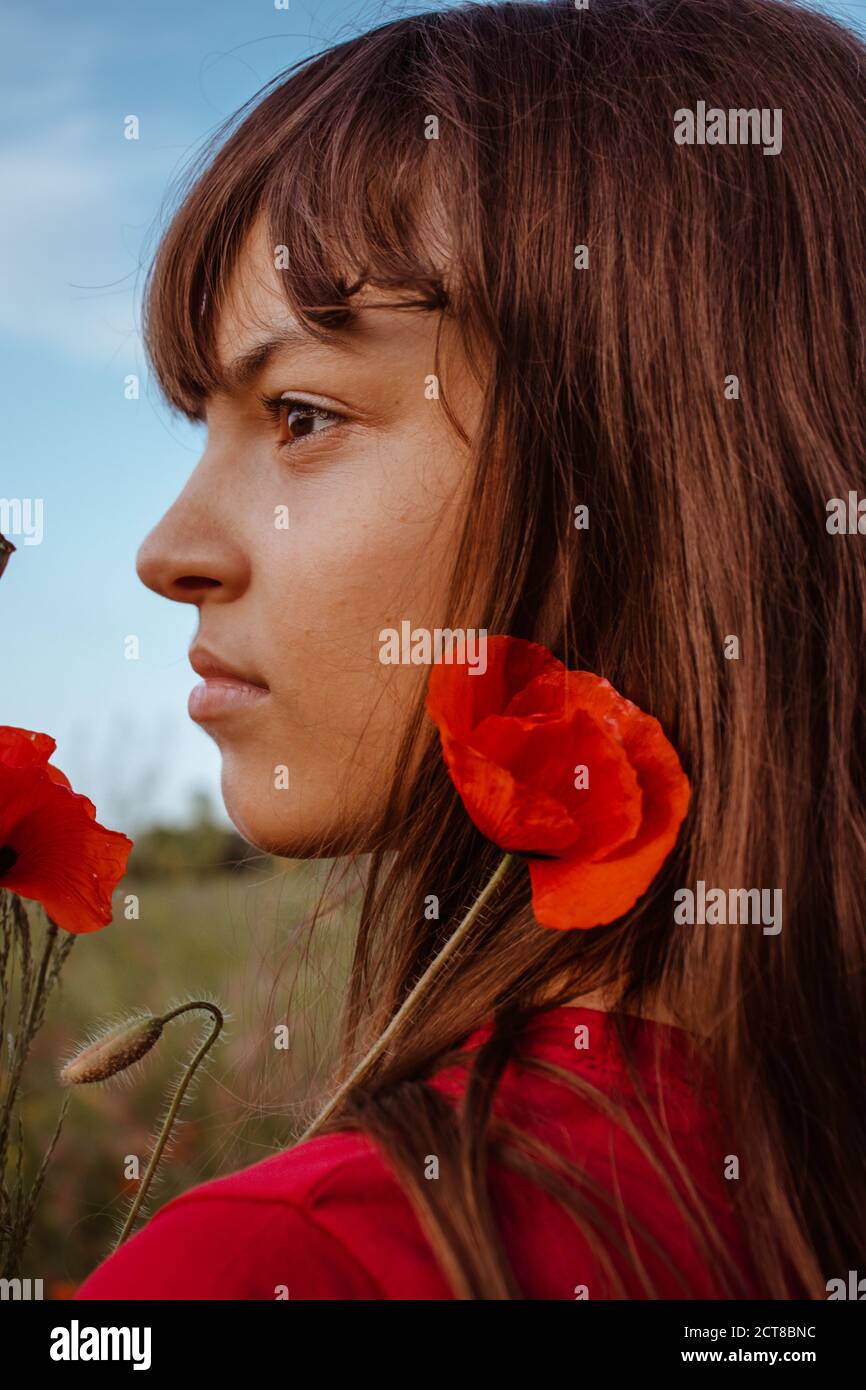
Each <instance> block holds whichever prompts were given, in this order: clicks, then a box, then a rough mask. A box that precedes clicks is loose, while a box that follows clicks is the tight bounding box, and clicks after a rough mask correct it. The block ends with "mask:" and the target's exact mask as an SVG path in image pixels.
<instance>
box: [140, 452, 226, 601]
mask: <svg viewBox="0 0 866 1390" xmlns="http://www.w3.org/2000/svg"><path fill="white" fill-rule="evenodd" d="M203 465H204V458H202V461H201V462H200V463H199V465H198V468H197V469H196V470H195V472H194V473H193V475H192V477H191V478H190V480H189V482H188V483H187V485H186V487H185V488H184V490H183V492H182V493H181V494H180V496H179V497H178V498H177V500H176V501H175V502H174V503H173V505H172V506H171V507H170V508H169V509H168V511H167V512H166V513H165V515H164V516H163V518H162V520H161V521H159V522H158V523H157V525H156V526H155V527H154V528H153V530H152V531H151V532H150V533H149V534H148V535H147V536H146V537H145V539H144V541H143V542H142V544H141V546H140V548H139V551H138V555H137V556H136V562H135V567H136V570H137V572H138V577H139V579H140V580H141V582H142V584H145V585H146V586H147V588H148V589H153V590H154V592H155V593H157V594H161V595H162V597H163V598H168V599H173V600H174V601H175V602H176V603H194V604H201V603H202V602H204V600H205V599H206V598H207V599H210V600H212V601H217V602H229V601H231V600H232V599H235V598H237V597H238V596H239V594H241V593H242V592H243V590H244V589H245V588H246V586H247V584H248V582H249V562H248V556H247V552H246V550H245V548H244V546H243V544H242V542H241V540H240V538H239V536H238V534H237V532H236V530H235V528H234V527H233V525H232V522H231V517H230V512H228V510H227V509H225V508H221V506H220V502H219V499H218V497H217V495H216V494H215V490H214V488H213V487H210V486H208V485H207V482H206V478H205V474H204V469H203Z"/></svg>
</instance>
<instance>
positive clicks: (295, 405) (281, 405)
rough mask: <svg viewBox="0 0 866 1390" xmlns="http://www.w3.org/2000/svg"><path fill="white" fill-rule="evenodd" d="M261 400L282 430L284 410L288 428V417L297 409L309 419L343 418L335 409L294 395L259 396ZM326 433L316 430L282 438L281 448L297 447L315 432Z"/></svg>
mask: <svg viewBox="0 0 866 1390" xmlns="http://www.w3.org/2000/svg"><path fill="white" fill-rule="evenodd" d="M259 400H260V401H261V403H262V405H263V406H264V408H265V410H266V411H267V412H268V415H269V416H270V417H271V419H272V420H273V421H274V424H275V425H276V426H277V427H278V428H279V429H280V431H281V430H282V417H283V413H284V412H285V415H286V428H287V429H288V417H289V415H291V414H292V413H293V412H294V411H295V410H301V411H304V412H306V413H305V416H304V418H305V419H307V420H315V419H321V418H322V417H323V416H327V417H328V418H330V419H331V420H336V421H341V420H342V419H343V416H342V415H337V414H336V412H335V411H333V410H326V409H325V407H324V406H322V405H313V404H312V402H311V401H301V400H297V399H295V397H294V396H259ZM331 428H333V426H331ZM324 433H325V431H324V430H316V431H314V432H313V434H309V435H301V437H300V439H282V438H281V439H280V441H279V447H280V448H281V449H295V448H297V446H298V445H299V444H303V443H304V442H305V440H307V439H311V438H313V437H314V435H315V434H324Z"/></svg>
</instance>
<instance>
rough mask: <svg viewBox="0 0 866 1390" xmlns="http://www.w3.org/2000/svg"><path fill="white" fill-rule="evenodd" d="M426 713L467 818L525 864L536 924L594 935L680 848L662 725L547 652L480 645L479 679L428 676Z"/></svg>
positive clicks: (465, 670) (677, 790)
mask: <svg viewBox="0 0 866 1390" xmlns="http://www.w3.org/2000/svg"><path fill="white" fill-rule="evenodd" d="M427 712H428V713H429V715H430V717H431V718H432V719H433V721H434V722H435V724H436V725H437V727H438V729H439V733H440V737H441V741H442V752H443V755H444V758H445V762H446V764H447V766H448V771H449V773H450V775H451V779H452V781H453V782H454V785H455V786H456V788H457V790H458V792H459V793H460V797H461V799H462V801H463V804H464V806H465V807H466V810H467V812H468V813H469V816H470V817H471V819H472V820H473V822H474V823H475V825H476V826H477V827H478V829H479V830H480V831H481V832H482V834H483V835H485V836H486V837H487V838H488V839H489V840H492V841H493V842H494V843H495V844H497V845H499V847H500V848H501V849H503V850H506V851H510V852H512V853H516V854H522V855H525V856H527V858H528V861H529V873H530V877H531V881H532V905H533V911H534V914H535V917H536V920H537V921H538V922H540V923H541V924H542V925H543V926H546V927H553V928H556V929H558V930H561V931H568V930H571V929H575V928H586V927H595V926H601V925H603V924H604V923H607V922H613V921H615V920H616V919H617V918H618V917H621V916H622V915H623V913H625V912H627V911H628V910H629V909H630V908H631V907H633V906H634V904H635V903H636V902H637V900H638V898H640V897H641V896H642V894H643V893H645V892H646V890H647V888H648V887H649V886H650V884H651V883H652V881H653V879H654V878H655V877H656V875H657V874H658V872H659V869H660V868H661V866H662V864H663V863H664V861H665V859H666V858H667V857H668V855H669V854H670V852H671V850H672V849H673V847H674V844H675V843H676V839H677V835H678V833H679V828H680V825H681V824H682V822H683V819H684V817H685V814H686V811H687V810H688V804H689V795H690V791H689V783H688V779H687V777H686V775H685V773H684V772H683V769H682V767H681V765H680V761H679V758H678V757H677V754H676V751H675V750H674V748H673V747H672V745H671V744H670V743H669V742H668V740H667V738H666V737H665V734H664V730H663V729H662V727H661V725H660V724H659V722H658V720H657V719H653V718H652V716H651V715H648V714H644V713H643V711H642V710H640V709H638V707H637V706H636V705H633V704H632V703H631V702H630V701H629V700H626V699H624V698H623V697H622V696H621V695H619V694H617V692H616V691H615V690H614V688H613V686H612V685H611V684H610V682H609V681H606V680H603V679H602V678H601V677H599V676H594V675H592V674H590V672H588V671H569V670H568V669H567V668H566V667H565V666H563V664H562V662H561V661H557V659H556V658H555V657H554V656H552V655H551V653H550V652H549V651H547V650H546V648H544V647H541V646H538V645H536V644H535V643H534V642H524V641H522V640H520V639H518V638H513V637H490V638H488V639H487V667H486V670H485V671H484V672H483V674H475V673H473V674H470V668H469V667H468V666H467V665H466V664H465V663H461V664H457V663H455V664H441V665H436V666H434V667H433V668H432V670H431V673H430V682H429V686H428V690H427Z"/></svg>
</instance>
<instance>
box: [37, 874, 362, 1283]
mask: <svg viewBox="0 0 866 1390" xmlns="http://www.w3.org/2000/svg"><path fill="white" fill-rule="evenodd" d="M327 867H328V865H326V864H315V863H302V862H284V861H273V860H265V861H263V863H262V865H261V866H257V867H256V868H254V869H245V870H244V871H242V872H236V873H213V874H211V875H210V876H208V877H205V878H200V879H197V880H190V879H184V878H180V877H178V878H166V879H163V880H158V881H152V880H146V881H142V882H141V883H138V884H137V883H136V882H135V881H134V880H130V879H129V878H128V879H126V880H125V881H124V883H123V885H122V887H121V889H120V890H119V892H118V896H117V899H116V901H117V903H118V910H117V912H116V914H115V922H114V923H113V925H112V926H110V927H106V928H105V929H104V930H103V931H100V932H96V933H94V934H92V935H89V936H85V937H82V938H80V939H79V940H78V941H77V942H76V945H75V948H74V950H73V951H72V954H71V956H70V958H69V960H68V961H67V963H66V966H65V968H64V971H63V975H62V976H61V982H60V988H59V990H58V991H57V992H56V993H55V995H54V996H53V997H52V999H51V1002H50V1004H49V1008H48V1012H47V1016H46V1020H45V1023H44V1025H43V1028H42V1030H41V1032H40V1034H39V1035H38V1037H37V1040H36V1043H35V1045H34V1049H33V1052H32V1055H31V1058H30V1061H29V1064H28V1069H27V1072H26V1074H25V1085H24V1092H23V1106H22V1113H23V1120H24V1131H25V1170H26V1171H27V1172H29V1173H30V1174H32V1172H33V1171H34V1170H35V1167H36V1165H37V1164H38V1161H39V1157H40V1155H41V1153H42V1150H43V1148H44V1146H45V1145H46V1144H47V1142H48V1139H49V1138H50V1135H51V1133H52V1130H53V1127H54V1124H55V1121H56V1117H57V1113H58V1111H59V1108H60V1105H61V1103H62V1100H63V1097H64V1095H65V1094H66V1091H65V1089H64V1088H63V1087H62V1086H61V1085H60V1083H59V1081H58V1070H59V1067H60V1065H61V1064H62V1062H63V1061H64V1060H66V1058H67V1057H68V1056H69V1054H70V1052H71V1051H72V1050H73V1049H74V1048H75V1047H76V1046H77V1045H78V1044H80V1043H81V1042H83V1041H84V1040H86V1039H87V1038H88V1037H90V1036H92V1034H93V1033H94V1032H95V1031H96V1030H97V1029H99V1028H100V1027H101V1026H102V1025H103V1024H104V1023H105V1022H107V1021H119V1020H120V1019H122V1018H125V1017H128V1016H129V1015H131V1014H136V1013H141V1012H150V1013H154V1014H161V1013H164V1012H166V1011H167V1010H168V1009H169V1007H171V1006H175V1005H177V1004H178V1003H181V1002H183V1001H185V1000H188V999H194V998H205V999H211V1000H213V1001H214V1002H215V1003H217V1004H219V1005H220V1007H222V1008H223V1009H224V1010H225V1011H226V1012H227V1024H226V1028H225V1030H224V1032H223V1035H222V1038H221V1040H220V1042H219V1043H218V1044H217V1046H216V1047H215V1048H214V1049H213V1050H212V1051H211V1053H210V1055H209V1057H208V1060H207V1062H206V1063H205V1065H204V1067H203V1068H202V1069H201V1070H200V1071H199V1073H198V1079H197V1080H196V1082H195V1083H194V1084H193V1087H192V1090H191V1092H190V1094H189V1096H188V1098H187V1099H186V1101H185V1103H184V1106H183V1108H182V1110H181V1115H180V1119H179V1120H178V1123H177V1124H176V1126H175V1130H174V1137H173V1140H172V1142H171V1144H170V1146H169V1148H168V1149H167V1151H166V1154H165V1156H164V1158H163V1161H162V1164H161V1166H160V1170H159V1176H158V1178H157V1181H156V1183H155V1186H154V1188H153V1189H152V1191H151V1194H150V1196H149V1199H148V1203H147V1205H146V1207H145V1211H144V1213H143V1215H142V1216H141V1217H140V1218H139V1223H138V1225H139V1226H140V1225H141V1224H142V1221H144V1220H146V1219H147V1217H148V1216H149V1215H151V1214H152V1213H153V1212H154V1211H155V1210H156V1209H157V1208H158V1207H160V1206H162V1205H163V1204H164V1202H166V1201H168V1200H169V1199H170V1198H171V1197H174V1196H176V1195H177V1194H178V1193H180V1192H183V1191H185V1190H186V1189H187V1188H189V1187H192V1186H194V1185H196V1184H198V1183H201V1182H204V1181H206V1180H207V1179H208V1178H211V1177H215V1176H219V1175H221V1174H224V1173H228V1172H231V1171H234V1170H235V1169H238V1168H242V1167H246V1166H247V1165H249V1164H251V1163H255V1162H257V1161H259V1160H260V1159H262V1158H265V1157H267V1156H268V1155H269V1154H270V1153H273V1152H275V1151H277V1150H278V1149H281V1148H284V1147H286V1146H288V1145H290V1144H291V1143H292V1142H293V1140H294V1139H295V1138H296V1137H297V1135H298V1134H299V1133H300V1132H301V1130H302V1129H303V1128H304V1126H305V1124H306V1123H307V1122H308V1121H309V1119H310V1118H312V1115H313V1113H315V1102H316V1098H317V1092H319V1091H320V1090H321V1088H322V1086H323V1085H324V1083H325V1081H326V1079H327V1075H328V1070H329V1067H330V1064H331V1062H332V1060H333V1057H334V1047H335V1040H336V1033H337V1018H336V1008H337V1001H338V1000H339V997H340V994H341V990H342V984H343V981H344V979H345V974H346V971H347V970H348V965H349V959H350V952H351V948H352V944H353V937H354V915H353V911H352V909H351V904H350V905H348V906H345V905H343V906H342V907H341V906H340V905H339V903H338V904H337V906H336V907H335V910H334V911H333V912H329V913H327V914H326V915H324V916H323V917H322V918H321V919H320V921H319V922H318V923H317V925H316V928H315V931H314V932H313V933H312V935H311V934H310V932H309V930H305V929H304V924H305V920H306V919H308V918H309V915H310V913H311V911H312V908H313V906H314V904H315V902H316V900H317V898H318V896H319V892H320V890H321V888H322V886H323V884H324V875H325V872H326V870H327ZM130 893H135V894H137V895H138V897H139V912H140V916H139V919H138V920H137V921H127V920H125V918H124V916H123V902H124V898H125V895H127V894H130ZM331 897H332V898H338V897H339V894H335V893H334V892H333V890H332V892H331ZM282 1025H285V1027H286V1028H287V1030H288V1046H287V1047H279V1046H277V1045H276V1042H277V1040H278V1037H279V1034H278V1032H277V1030H279V1029H280V1028H281V1026H282ZM208 1028H209V1020H208V1016H207V1015H206V1014H204V1013H198V1014H187V1015H185V1016H184V1017H182V1018H180V1019H178V1020H176V1021H174V1022H172V1023H171V1024H170V1025H169V1026H168V1027H167V1029H166V1031H165V1033H164V1035H163V1038H162V1039H161V1041H160V1042H159V1044H158V1045H157V1047H156V1048H155V1049H154V1050H153V1051H152V1052H151V1053H150V1054H149V1055H148V1056H147V1057H146V1058H145V1059H144V1060H143V1061H142V1062H140V1063H139V1064H137V1066H136V1067H135V1068H134V1069H133V1070H132V1071H130V1072H129V1073H124V1074H122V1075H121V1076H119V1077H116V1078H114V1079H113V1080H112V1081H110V1082H108V1083H105V1084H101V1085H97V1086H81V1087H77V1088H74V1090H73V1091H72V1093H71V1104H70V1107H69V1112H68V1115H67V1119H66V1123H65V1126H64V1130H63V1133H62V1135H61V1139H60V1142H59V1144H58V1147H57V1150H56V1152H55V1155H54V1158H53V1161H52V1164H51V1168H50V1169H49V1173H48V1178H47V1181H46V1185H45V1190H44V1191H43V1194H42V1197H41V1199H40V1203H39V1208H38V1210H37V1216H36V1222H35V1226H34V1230H33V1234H32V1236H31V1240H30V1243H29V1245H28V1248H27V1252H26V1255H25V1262H24V1275H25V1277H30V1278H34V1279H37V1278H41V1279H43V1280H44V1287H45V1295H46V1297H51V1298H64V1297H70V1296H71V1295H72V1293H73V1292H74V1290H75V1288H76V1287H77V1285H78V1284H79V1283H80V1282H81V1281H82V1279H83V1278H84V1277H85V1275H86V1274H88V1273H89V1272H90V1270H91V1269H93V1268H94V1266H95V1265H96V1264H98V1263H99V1261H100V1260H101V1259H103V1258H104V1257H105V1255H106V1254H107V1253H108V1252H109V1250H110V1249H111V1247H112V1245H113V1242H114V1240H115V1238H116V1235H117V1232H118V1231H119V1229H120V1226H121V1224H122V1221H123V1219H124V1217H125V1215H126V1212H127V1210H128V1207H129V1204H130V1202H131V1199H132V1195H133V1194H134V1192H135V1189H136V1183H135V1182H134V1181H131V1180H130V1178H129V1177H128V1176H127V1174H128V1173H129V1171H130V1170H131V1167H132V1160H134V1159H137V1160H138V1163H139V1171H140V1172H142V1173H143V1171H144V1168H145V1165H146V1159H147V1154H148V1151H149V1148H150V1145H151V1143H152V1141H153V1137H154V1134H155V1132H156V1129H157V1125H158V1121H159V1120H160V1118H161V1117H162V1115H163V1114H164V1110H165V1107H166V1104H167V1102H168V1099H169V1097H170V1094H171V1093H172V1092H173V1090H174V1087H175V1085H176V1083H177V1080H178V1077H179V1075H180V1071H181V1069H182V1067H183V1066H184V1065H185V1063H186V1062H187V1061H188V1060H189V1058H190V1056H191V1055H192V1052H193V1050H194V1048H195V1047H196V1046H197V1044H198V1043H199V1042H200V1040H201V1039H202V1037H203V1036H204V1035H205V1033H206V1031H207V1030H208Z"/></svg>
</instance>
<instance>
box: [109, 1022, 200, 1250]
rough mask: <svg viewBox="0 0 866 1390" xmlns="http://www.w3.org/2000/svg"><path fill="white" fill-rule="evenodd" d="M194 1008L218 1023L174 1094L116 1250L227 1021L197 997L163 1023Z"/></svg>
mask: <svg viewBox="0 0 866 1390" xmlns="http://www.w3.org/2000/svg"><path fill="white" fill-rule="evenodd" d="M192 1009H205V1010H206V1011H207V1012H208V1013H209V1014H211V1015H212V1016H213V1020H214V1026H213V1028H212V1029H211V1032H210V1034H209V1036H208V1037H206V1038H205V1040H204V1042H203V1043H202V1045H201V1047H200V1048H199V1049H198V1051H197V1052H196V1054H195V1056H194V1057H193V1059H192V1061H191V1062H190V1064H189V1066H188V1067H187V1068H186V1070H185V1072H184V1074H183V1076H182V1077H181V1082H180V1085H179V1086H178V1088H177V1090H176V1091H175V1093H174V1098H173V1099H172V1102H171V1105H170V1106H169V1109H168V1114H167V1115H166V1117H165V1119H164V1121H163V1124H162V1129H161V1130H160V1132H159V1137H158V1139H157V1141H156V1145H155V1147H154V1150H153V1153H152V1154H151V1156H150V1161H149V1162H148V1165H147V1170H146V1172H145V1174H144V1177H143V1178H142V1180H141V1185H140V1187H139V1189H138V1191H137V1193H136V1194H135V1201H134V1202H133V1204H132V1206H131V1207H130V1209H129V1215H128V1216H127V1218H126V1221H125V1223H124V1227H123V1230H122V1231H121V1233H120V1236H119V1238H118V1241H117V1244H116V1245H115V1247H114V1248H115V1250H118V1249H119V1248H120V1246H121V1245H122V1244H123V1242H124V1241H125V1240H126V1238H127V1236H128V1235H129V1234H130V1233H131V1231H132V1228H133V1226H134V1225H135V1221H136V1217H137V1216H138V1213H139V1211H140V1210H141V1204H142V1202H143V1201H144V1199H145V1197H146V1196H147V1194H148V1190H149V1189H150V1185H151V1183H152V1182H153V1178H154V1175H155V1173H156V1170H157V1167H158V1166H159V1160H160V1159H161V1158H162V1152H163V1149H164V1148H165V1146H166V1143H167V1142H168V1137H169V1135H170V1134H171V1130H172V1126H173V1125H174V1122H175V1120H176V1119H177V1112H178V1111H179V1110H180V1107H181V1105H182V1103H183V1098H184V1096H185V1095H186V1092H187V1089H188V1087H189V1084H190V1082H191V1081H192V1078H193V1077H194V1075H195V1073H196V1070H197V1069H198V1066H199V1064H200V1063H201V1062H202V1061H203V1060H204V1058H205V1057H206V1056H207V1054H208V1052H209V1051H210V1049H211V1048H212V1047H213V1045H214V1043H215V1042H216V1040H217V1038H218V1037H219V1035H220V1033H221V1032H222V1027H223V1022H224V1019H223V1014H222V1010H221V1009H218V1008H217V1006H216V1004H211V1003H208V1001H207V1000H204V999H196V1000H194V1001H193V1003H191V1004H181V1005H180V1006H179V1007H178V1008H177V1009H172V1011H171V1013H168V1014H165V1015H164V1016H163V1019H162V1022H163V1024H166V1023H170V1022H171V1020H172V1019H173V1018H178V1017H179V1016H180V1015H181V1014H186V1013H189V1012H190V1011H191V1010H192Z"/></svg>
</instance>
